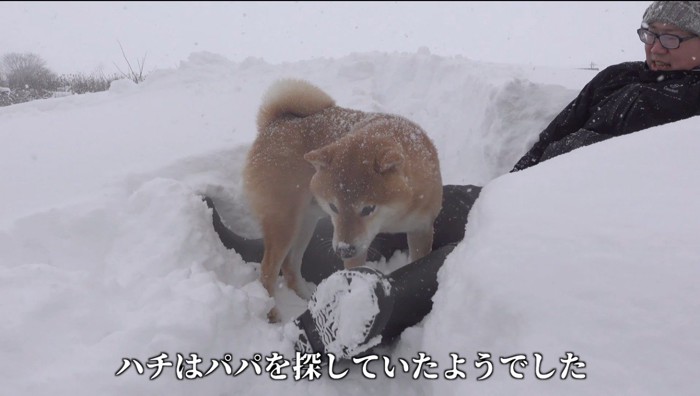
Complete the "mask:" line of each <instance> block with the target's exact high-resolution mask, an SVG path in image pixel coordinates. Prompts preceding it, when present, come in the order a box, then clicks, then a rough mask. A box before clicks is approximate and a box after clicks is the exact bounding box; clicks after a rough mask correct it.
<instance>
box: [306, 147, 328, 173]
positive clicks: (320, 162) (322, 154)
mask: <svg viewBox="0 0 700 396" xmlns="http://www.w3.org/2000/svg"><path fill="white" fill-rule="evenodd" d="M304 159H305V160H307V161H309V162H310V163H311V165H313V166H314V168H316V172H318V171H320V170H321V169H325V168H327V167H328V166H329V165H330V164H331V159H333V155H332V153H331V150H329V149H328V148H327V147H322V148H320V149H316V150H313V151H309V152H308V153H306V154H304Z"/></svg>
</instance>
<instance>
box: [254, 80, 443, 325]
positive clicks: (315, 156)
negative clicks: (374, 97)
mask: <svg viewBox="0 0 700 396" xmlns="http://www.w3.org/2000/svg"><path fill="white" fill-rule="evenodd" d="M257 127H258V135H257V137H256V139H255V142H254V143H253V145H252V146H251V149H250V151H249V153H248V157H247V162H246V166H245V169H244V175H243V178H244V188H245V192H246V195H247V198H248V201H249V203H250V206H251V210H252V212H253V214H254V215H255V216H256V217H257V219H258V221H259V223H260V226H261V230H262V233H263V238H264V245H265V252H264V255H263V259H262V263H261V275H260V280H261V282H262V284H263V286H264V287H265V289H267V291H268V292H269V294H270V296H271V297H274V292H275V285H276V282H277V277H278V274H279V272H280V269H281V270H282V273H283V275H284V278H285V281H286V282H287V285H288V287H289V288H290V289H292V290H294V291H295V292H296V293H297V294H298V295H299V296H300V297H302V298H304V299H307V300H308V299H309V298H310V296H311V294H312V293H313V290H314V286H313V284H311V283H307V282H306V281H305V280H304V279H303V278H302V277H301V259H302V256H303V254H304V251H305V250H306V246H307V245H308V243H309V241H310V240H311V237H312V235H313V232H314V228H315V226H316V223H317V221H318V220H319V219H320V218H321V217H323V216H326V215H330V217H331V221H332V223H333V227H334V235H333V245H332V246H333V248H334V250H335V251H336V253H337V254H338V255H339V256H340V257H341V258H342V259H343V263H344V265H345V267H346V268H353V267H357V266H361V265H363V264H364V263H365V259H366V256H367V249H368V248H369V245H370V243H371V242H372V240H373V239H374V237H375V236H376V235H377V234H378V233H380V232H391V233H398V232H405V233H407V236H408V244H409V249H410V252H409V256H410V259H411V261H413V260H416V259H418V258H421V257H423V256H425V255H426V254H427V253H429V252H430V250H431V248H432V242H433V222H434V221H435V218H436V217H437V215H438V212H439V211H440V209H441V205H442V178H441V175H440V164H439V161H438V155H437V151H436V149H435V147H434V146H433V144H432V142H431V140H430V139H429V138H428V136H427V135H426V134H425V132H424V131H423V130H422V129H421V128H420V127H419V126H418V125H416V124H415V123H413V122H411V121H409V120H407V119H405V118H402V117H400V116H396V115H390V114H380V113H366V112H362V111H359V110H351V109H345V108H342V107H338V106H336V105H335V101H334V100H333V99H332V98H331V97H330V96H329V95H328V94H326V93H325V92H323V91H322V90H320V89H319V88H317V87H315V86H314V85H312V84H310V83H308V82H306V81H303V80H291V79H287V80H280V81H278V82H276V83H275V84H273V85H272V86H271V87H270V88H269V90H268V91H267V93H266V94H265V96H264V98H263V103H262V105H261V106H260V109H259V113H258V118H257ZM268 317H269V319H270V320H271V321H277V320H278V312H277V310H276V309H275V308H273V309H272V310H271V311H270V313H269V314H268Z"/></svg>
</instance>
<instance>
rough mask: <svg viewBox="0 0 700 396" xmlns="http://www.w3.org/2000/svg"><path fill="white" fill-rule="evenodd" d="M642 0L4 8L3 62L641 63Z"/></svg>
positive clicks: (68, 67) (85, 66)
mask: <svg viewBox="0 0 700 396" xmlns="http://www.w3.org/2000/svg"><path fill="white" fill-rule="evenodd" d="M650 3H651V2H649V1H642V2H488V3H487V2H430V3H425V2H409V3H404V2H328V3H326V2H202V1H200V2H0V18H1V21H0V55H1V54H4V53H7V52H33V53H36V54H38V55H40V56H41V57H43V58H44V59H45V60H46V61H47V64H48V66H49V67H50V68H51V69H53V70H54V71H56V72H58V73H70V72H86V73H89V72H92V71H95V70H99V69H100V68H101V69H102V70H103V71H104V72H107V73H112V72H115V71H116V67H115V63H116V64H117V65H118V66H119V67H122V68H123V67H124V65H125V64H124V60H123V58H122V55H121V50H120V49H119V44H118V42H121V43H122V45H123V47H124V49H125V51H126V53H127V55H128V57H129V58H130V60H132V61H135V60H136V59H137V58H142V57H143V56H144V55H146V65H145V66H146V67H145V69H146V71H150V70H152V69H154V68H171V67H176V66H177V65H178V64H179V63H180V61H181V60H184V59H186V58H187V57H188V55H189V54H190V53H192V52H196V51H210V52H214V53H218V54H221V55H224V56H225V57H227V58H229V59H231V60H233V61H241V60H243V59H245V58H247V57H251V56H252V57H258V58H263V59H265V60H266V61H268V62H270V63H279V62H286V61H298V60H304V59H311V58H317V57H333V58H337V57H342V56H345V55H348V54H350V53H352V52H368V51H382V52H416V51H417V50H418V49H419V48H420V47H427V48H428V49H429V50H430V52H432V53H434V54H437V55H444V56H453V55H461V56H464V57H466V58H470V59H474V60H481V61H490V62H498V63H515V64H532V65H546V66H557V67H559V66H561V67H583V66H586V65H588V64H589V63H590V62H595V63H596V64H598V65H600V66H607V65H610V64H613V63H618V62H622V61H627V60H642V59H643V51H644V50H643V46H642V44H641V42H640V41H639V39H638V38H637V36H636V33H635V30H636V29H637V28H638V27H639V24H640V22H641V18H642V14H643V13H644V10H645V9H646V7H647V6H648V5H649V4H650Z"/></svg>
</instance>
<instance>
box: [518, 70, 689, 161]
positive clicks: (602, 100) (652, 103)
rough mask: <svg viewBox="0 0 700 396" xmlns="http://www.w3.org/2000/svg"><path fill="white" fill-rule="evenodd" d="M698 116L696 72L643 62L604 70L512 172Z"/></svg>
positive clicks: (540, 137) (548, 127) (550, 125)
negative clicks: (655, 67) (653, 66)
mask: <svg viewBox="0 0 700 396" xmlns="http://www.w3.org/2000/svg"><path fill="white" fill-rule="evenodd" d="M695 115H700V70H698V69H694V70H691V71H663V72H661V71H652V70H650V69H649V68H648V66H647V65H646V62H626V63H621V64H618V65H613V66H610V67H607V68H606V69H604V70H603V71H601V72H600V73H598V74H597V75H596V76H595V77H594V78H593V80H591V81H590V82H589V83H588V84H587V85H586V86H585V87H584V88H583V90H582V91H581V93H579V95H578V96H577V97H576V99H574V100H573V101H572V102H571V103H570V104H569V105H568V106H566V108H564V110H562V112H561V113H559V115H557V117H556V118H554V120H553V121H552V122H551V123H550V124H549V126H547V128H545V129H544V131H542V133H540V136H539V140H538V141H537V143H535V145H534V146H533V147H532V148H531V149H530V151H528V152H527V154H525V156H524V157H522V158H521V159H520V160H519V161H518V162H517V163H516V164H515V167H514V168H513V170H512V171H519V170H522V169H525V168H528V167H530V166H532V165H535V164H537V163H539V162H541V161H544V160H547V159H549V158H552V157H555V156H557V155H560V154H564V153H566V152H569V151H571V150H573V149H576V148H579V147H582V146H586V145H589V144H592V143H595V142H599V141H602V140H605V139H608V138H611V137H613V136H620V135H625V134H628V133H632V132H636V131H640V130H642V129H646V128H650V127H653V126H657V125H661V124H666V123H669V122H673V121H678V120H682V119H685V118H689V117H692V116H695Z"/></svg>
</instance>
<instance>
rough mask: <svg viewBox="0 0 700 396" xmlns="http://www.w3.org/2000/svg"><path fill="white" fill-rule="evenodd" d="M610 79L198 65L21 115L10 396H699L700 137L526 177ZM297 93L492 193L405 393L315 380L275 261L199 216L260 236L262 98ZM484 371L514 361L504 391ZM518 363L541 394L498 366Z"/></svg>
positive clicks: (428, 327)
mask: <svg viewBox="0 0 700 396" xmlns="http://www.w3.org/2000/svg"><path fill="white" fill-rule="evenodd" d="M593 73H594V72H591V71H586V70H561V69H544V68H534V69H533V68H532V67H521V66H517V65H500V64H486V63H480V62H475V61H471V60H469V59H465V58H443V57H438V56H434V55H431V54H430V53H428V52H427V51H419V52H418V53H412V54H406V53H400V54H399V53H394V54H387V53H365V54H352V55H349V56H347V57H344V58H340V59H316V60H310V61H305V62H298V63H290V64H279V65H273V64H268V63H266V62H265V61H263V60H260V59H252V58H251V59H248V60H246V61H244V62H241V63H234V62H231V61H229V60H227V59H225V58H223V57H221V56H218V55H215V54H210V53H197V54H193V55H192V56H191V57H190V58H189V59H188V60H186V61H184V62H182V63H181V65H180V66H179V67H178V68H177V69H174V70H161V71H158V72H156V73H154V74H152V75H151V76H149V79H148V80H147V81H146V82H144V83H143V84H140V85H134V84H131V83H128V82H120V83H117V84H115V85H114V86H113V87H112V88H111V89H110V91H108V92H103V93H96V94H88V95H80V96H69V97H63V98H54V99H47V100H41V101H35V102H29V103H25V104H21V105H15V106H10V107H5V108H1V109H0V136H1V137H2V141H3V143H4V144H2V145H0V189H1V192H2V205H0V317H2V318H3V320H2V321H0V354H1V355H2V356H3V359H2V361H1V362H0V373H1V374H0V383H2V388H3V394H4V393H7V394H37V395H38V394H52V395H94V394H101V395H111V394H115V395H117V394H136V395H142V394H144V395H145V394H163V393H169V394H190V393H192V392H198V393H203V394H243V395H255V394H268V393H271V392H276V391H280V392H285V394H286V395H297V394H299V395H302V394H303V395H308V394H312V395H327V394H351V395H353V394H354V395H366V394H379V393H381V394H385V395H414V394H444V393H447V394H463V393H466V392H469V391H475V392H478V391H481V390H482V389H488V392H489V393H490V394H501V393H505V392H513V391H515V392H516V393H530V394H564V393H566V394H587V395H588V394H635V395H643V394H649V395H652V394H659V393H660V392H661V391H662V390H663V391H666V390H667V391H669V393H672V394H678V395H681V394H692V392H693V391H694V389H695V386H694V380H693V378H694V376H693V373H692V371H691V370H692V367H693V364H694V361H693V356H695V354H697V353H698V352H700V343H698V341H697V340H696V337H694V335H695V334H698V333H700V331H699V330H700V328H699V327H700V325H699V324H700V320H699V319H698V312H699V310H698V304H699V303H698V301H700V299H699V298H698V297H699V296H698V291H697V287H696V286H695V283H696V280H697V278H698V271H700V269H698V267H697V264H698V262H700V247H698V244H697V243H696V241H695V240H696V239H697V236H698V235H700V215H699V214H700V210H698V204H697V203H695V199H694V198H695V196H696V195H697V193H698V192H699V191H700V181H699V180H700V178H699V177H698V172H700V171H698V169H700V166H699V165H700V163H699V162H700V160H698V159H697V156H695V155H694V153H695V152H697V151H698V149H700V134H698V129H700V128H699V127H700V122H699V121H698V120H696V119H690V120H686V121H682V122H678V123H674V124H670V125H666V126H662V127H657V128H652V129H650V130H647V131H643V132H640V133H637V134H633V135H630V136H625V137H621V138H617V139H613V140H610V141H606V142H603V143H600V144H597V145H594V146H591V147H587V148H584V149H580V150H576V151H574V152H572V153H570V154H567V155H565V156H561V157H558V158H555V159H553V160H551V161H548V162H545V163H543V164H541V165H538V166H536V167H534V168H531V169H529V170H526V171H523V172H518V173H516V174H507V172H508V171H509V170H510V168H511V167H512V165H513V164H514V162H515V161H516V160H517V159H518V158H519V156H520V155H522V154H523V153H524V152H525V150H526V149H527V147H528V146H529V145H530V144H532V142H533V141H534V140H535V139H536V136H537V134H538V133H539V131H540V130H541V129H542V128H543V127H544V126H546V125H547V123H548V122H549V121H550V120H551V118H552V117H553V116H554V115H555V114H556V113H557V112H558V111H559V110H560V109H561V108H563V106H564V105H565V104H566V103H568V102H569V101H570V100H571V99H572V98H573V97H574V96H575V95H576V93H577V92H578V90H579V89H580V88H581V87H582V86H583V85H584V84H585V83H586V82H587V81H588V80H589V79H590V78H592V77H593ZM282 77H293V78H303V79H307V80H309V81H311V82H312V83H314V84H315V85H317V86H319V87H321V88H323V89H324V90H325V91H326V92H328V93H329V94H331V95H332V96H333V97H334V98H335V99H336V101H337V103H338V104H339V105H341V106H344V107H350V108H357V109H360V110H365V111H383V112H389V113H395V114H400V115H403V116H406V117H409V118H411V119H412V120H414V121H416V122H417V123H419V124H420V125H421V126H423V128H424V129H425V130H426V131H427V132H428V133H429V135H430V136H431V137H432V138H433V140H434V142H435V144H436V147H437V148H438V151H439V153H440V160H441V164H442V172H443V178H444V181H445V183H473V184H480V185H486V187H485V189H484V190H483V192H482V196H481V198H480V199H479V201H478V203H477V205H476V206H475V207H474V211H473V212H472V214H471V217H470V224H469V226H468V227H467V237H466V239H465V241H464V242H463V243H462V244H460V246H458V247H457V248H456V249H455V251H454V252H453V253H452V254H451V255H450V257H449V258H448V261H447V263H446V265H445V267H444V268H443V270H442V271H441V273H440V279H441V286H440V289H439V290H438V293H437V294H436V296H435V308H434V310H433V312H432V313H431V314H430V315H429V316H428V317H427V318H426V320H425V321H424V322H423V323H422V324H421V325H419V326H416V327H414V328H411V329H408V330H407V331H406V332H405V333H404V335H403V336H402V339H401V340H400V341H399V343H398V344H397V345H396V346H395V348H393V349H390V350H384V351H382V352H383V353H387V354H388V355H387V356H389V357H390V359H392V360H391V364H392V365H393V366H395V367H396V370H395V373H394V374H395V375H394V378H388V376H387V374H386V373H385V372H384V371H385V370H384V368H383V362H382V359H381V358H380V359H379V360H378V362H374V363H373V364H372V365H370V368H371V369H372V371H374V372H376V373H377V374H378V378H377V379H376V380H369V379H366V378H365V376H364V375H363V373H362V365H361V364H360V365H353V364H345V365H336V367H335V368H334V370H335V372H338V373H339V372H342V371H343V370H345V369H348V370H349V372H348V374H347V375H346V376H345V377H344V378H343V379H342V380H332V379H330V378H329V373H328V368H325V369H323V370H321V371H322V373H323V375H322V378H321V379H318V380H314V381H309V380H307V379H304V380H301V381H295V380H294V376H295V370H294V365H295V361H294V353H293V351H292V346H291V345H290V343H289V342H288V341H287V340H286V339H285V338H284V336H283V332H282V326H281V325H279V324H277V325H272V324H268V323H267V321H266V319H265V312H266V310H267V309H268V308H269V307H270V306H271V301H270V300H269V298H268V296H267V294H266V292H265V291H264V289H263V288H262V287H261V285H260V284H259V282H258V281H257V271H258V264H257V263H246V262H243V260H242V259H241V258H240V256H239V255H238V254H236V253H235V252H231V251H227V250H226V249H225V248H224V247H223V246H222V245H221V244H220V242H219V241H218V239H217V237H216V234H215V233H214V231H213V229H212V228H211V225H210V224H211V223H210V222H211V212H210V211H209V210H208V209H207V207H206V206H205V205H204V204H203V203H202V202H201V200H200V198H199V195H200V194H207V195H210V196H212V197H213V198H214V199H215V201H216V203H217V206H218V207H220V208H221V211H222V215H223V217H224V218H225V221H226V222H227V223H228V224H230V226H231V227H232V228H234V229H235V230H236V231H238V232H240V233H242V234H244V235H248V236H256V235H259V233H258V229H257V225H256V224H254V222H253V221H252V219H251V217H250V215H249V212H248V209H247V204H246V202H245V201H244V199H243V194H242V191H241V181H240V171H241V168H242V164H243V161H244V158H245V154H246V150H247V148H248V146H249V144H250V143H251V142H252V141H253V138H254V136H255V123H254V120H255V116H256V111H257V106H258V105H259V103H260V100H261V97H262V95H263V93H264V92H265V90H266V88H267V87H268V86H269V85H270V84H271V83H272V82H273V81H274V80H276V79H278V78H282ZM402 260H405V256H403V255H400V254H398V255H397V256H396V257H395V258H394V259H392V260H390V262H389V263H377V264H375V265H376V266H377V267H379V268H394V267H395V266H396V265H400V264H401V262H402ZM278 299H279V300H280V301H279V304H280V306H281V307H282V310H283V311H284V315H285V317H286V318H293V317H295V316H296V315H298V314H299V313H301V311H303V309H304V307H305V303H304V302H303V301H301V300H299V299H298V298H296V297H295V296H294V295H293V293H291V292H289V291H288V290H286V289H284V288H283V289H282V290H281V293H278ZM420 352H424V353H426V354H427V355H429V356H431V357H432V358H433V360H435V361H438V362H439V364H440V365H439V367H438V368H431V367H428V366H427V365H424V372H434V373H437V374H438V375H439V377H440V380H437V381H435V380H428V379H425V374H421V373H420V372H418V373H417V375H418V376H419V377H420V378H422V379H421V380H418V381H415V380H413V379H412V377H413V375H414V370H415V369H416V367H417V364H416V363H415V362H414V359H415V360H419V356H420ZM478 352H482V353H490V354H491V356H492V358H491V361H492V362H493V373H492V375H491V377H490V378H488V379H486V380H484V381H477V378H478V377H479V376H481V375H482V373H483V372H484V371H485V368H486V367H485V366H480V368H477V367H475V365H474V363H475V361H476V360H478V359H479V356H478V354H477V353H478ZM566 352H572V353H573V354H575V355H576V356H578V357H579V358H580V359H581V360H582V361H585V368H580V367H578V366H575V365H574V363H572V364H571V369H572V370H573V371H574V372H578V373H584V374H585V375H586V376H587V378H586V379H585V380H576V379H573V378H572V375H571V373H569V376H568V377H567V379H565V380H561V379H559V376H560V374H561V372H562V369H561V368H562V367H563V364H562V363H561V362H559V359H560V358H563V357H565V356H566ZM162 353H165V354H167V358H164V361H165V363H166V365H165V366H164V367H162V371H160V372H159V371H158V369H157V366H158V364H157V362H158V356H161V354H162ZM195 353H196V354H197V356H198V357H199V358H201V359H202V361H201V362H197V361H196V359H195V360H193V357H192V355H191V354H195ZM274 353H278V354H280V355H281V356H283V357H284V358H285V359H287V360H289V361H290V365H289V366H286V367H281V370H280V373H281V374H284V375H286V376H287V380H285V381H278V380H274V379H272V378H271V376H272V374H274V373H275V371H274V370H272V372H268V371H266V369H268V368H269V370H271V369H272V368H274V367H273V366H274V365H270V363H269V360H268V359H273V358H274V356H275V354H274ZM450 353H455V354H458V355H459V356H460V357H461V358H464V359H466V362H465V363H463V364H461V365H460V366H459V367H460V368H461V369H462V370H463V371H464V372H465V373H466V375H467V377H466V379H464V380H461V379H458V380H455V381H446V380H445V376H446V375H445V374H446V373H445V370H448V369H450V367H451V365H452V362H451V360H450ZM535 353H540V354H541V355H542V357H543V361H542V364H541V372H542V373H548V372H549V371H550V370H551V369H552V368H556V369H557V370H556V374H555V375H554V376H553V378H552V379H550V380H547V381H541V380H537V379H536V378H535V366H536V365H535V356H534V354H535ZM178 354H179V355H178ZM258 354H260V355H259V356H258ZM518 354H524V355H526V357H527V359H528V362H529V364H528V365H527V366H526V367H525V368H521V367H520V366H519V365H516V366H515V368H516V370H517V371H520V372H523V373H524V376H525V379H524V380H517V379H514V378H512V377H511V376H510V374H509V373H508V368H509V366H508V364H502V363H501V362H500V361H499V358H500V357H512V356H514V355H518ZM179 356H180V357H181V361H180V363H178V357H179ZM257 357H259V358H260V361H258V360H256V359H257ZM399 358H403V359H405V360H406V361H407V362H410V364H411V367H410V372H408V373H405V372H404V370H402V368H401V367H402V366H401V364H400V363H399ZM241 360H244V361H245V363H242V362H241ZM213 361H215V362H216V363H213ZM169 363H172V365H170V366H169V365H167V364H169ZM139 364H140V365H141V366H140V367H141V368H142V369H143V370H142V372H143V374H141V375H139ZM227 365H228V366H230V370H229V369H227ZM256 365H257V366H256ZM257 367H260V372H261V374H260V375H258V374H257V373H256V369H257ZM195 368H196V370H195ZM239 368H242V369H243V370H244V371H243V372H242V373H239V374H237V375H235V373H236V371H237V370H238V369H239ZM210 369H211V370H213V371H212V372H211V373H210V374H209V375H206V376H205V375H204V374H205V373H207V371H209V370H210ZM227 370H229V371H231V372H230V374H227ZM119 371H123V372H121V373H119V375H116V373H118V372H119ZM197 371H199V372H201V373H202V377H204V378H196V372H197ZM178 373H179V374H180V375H181V376H182V377H183V378H185V379H184V380H178ZM301 373H302V372H301V371H298V372H297V374H301ZM156 374H158V375H157V378H154V379H153V380H150V379H149V378H150V377H152V376H154V377H155V376H156ZM192 376H194V378H192ZM188 378H192V379H188Z"/></svg>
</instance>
